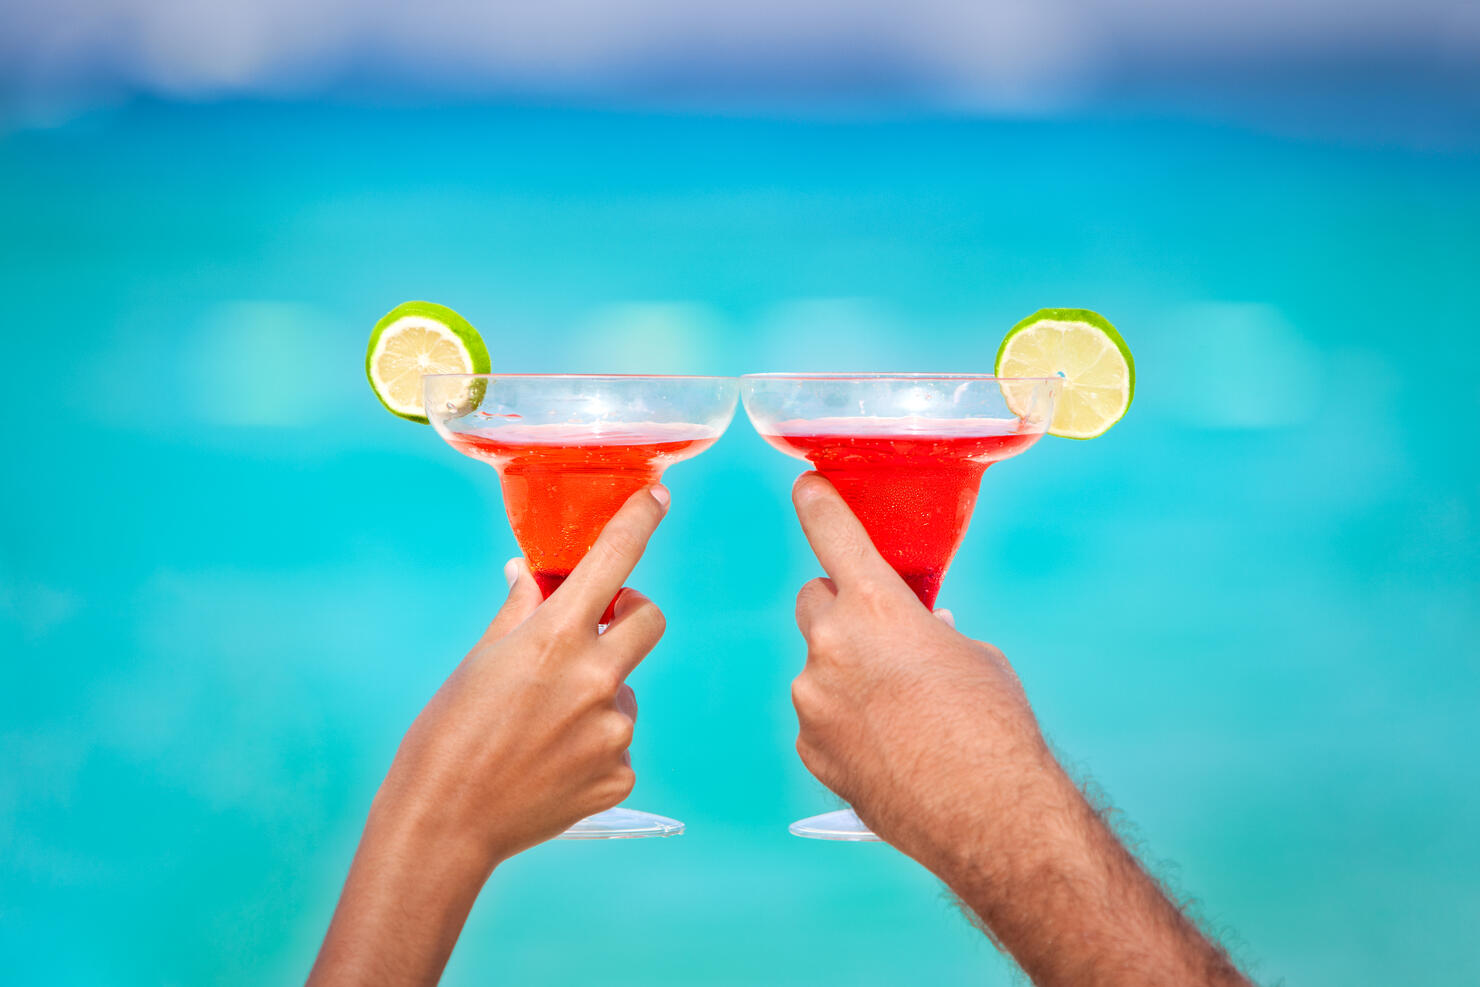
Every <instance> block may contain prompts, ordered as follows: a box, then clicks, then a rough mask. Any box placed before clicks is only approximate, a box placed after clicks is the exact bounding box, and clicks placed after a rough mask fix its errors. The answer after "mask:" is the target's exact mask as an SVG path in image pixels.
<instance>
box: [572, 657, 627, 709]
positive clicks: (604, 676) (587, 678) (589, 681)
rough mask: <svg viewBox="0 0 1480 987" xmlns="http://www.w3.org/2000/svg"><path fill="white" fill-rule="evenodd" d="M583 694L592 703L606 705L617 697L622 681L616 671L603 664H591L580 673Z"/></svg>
mask: <svg viewBox="0 0 1480 987" xmlns="http://www.w3.org/2000/svg"><path fill="white" fill-rule="evenodd" d="M579 682H580V691H581V694H582V695H583V696H584V697H585V698H587V699H589V700H591V701H592V702H600V703H604V702H607V701H608V700H610V699H613V698H615V697H616V694H617V689H619V688H620V687H621V685H622V680H621V678H620V677H618V675H617V673H616V671H615V670H613V669H611V668H609V667H607V666H606V665H603V664H598V663H596V662H591V663H590V664H588V665H586V666H585V667H584V668H583V669H582V670H581V673H580V679H579Z"/></svg>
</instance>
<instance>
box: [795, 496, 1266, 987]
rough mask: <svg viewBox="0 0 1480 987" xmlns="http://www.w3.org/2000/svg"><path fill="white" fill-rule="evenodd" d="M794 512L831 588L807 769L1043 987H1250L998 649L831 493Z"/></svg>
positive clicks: (815, 606) (823, 609)
mask: <svg viewBox="0 0 1480 987" xmlns="http://www.w3.org/2000/svg"><path fill="white" fill-rule="evenodd" d="M793 499H794V501H795V504H796V509H797V516H798V517H799V518H800V519H801V522H802V528H803V530H804V531H805V532H806V535H807V540H808V541H809V542H810V543H811V545H812V549H813V551H815V552H816V553H817V558H818V561H820V562H821V563H822V567H823V569H824V570H826V571H827V574H828V576H829V577H830V578H827V579H814V580H812V581H811V582H809V583H807V584H806V585H805V586H803V587H802V590H801V592H800V593H799V594H798V596H797V626H798V627H799V628H800V629H801V631H802V635H803V637H805V638H806V641H807V665H806V668H805V669H804V670H803V671H802V673H801V674H800V675H798V676H797V678H796V680H795V682H793V684H792V698H793V701H794V702H795V704H796V709H797V717H798V720H799V721H800V724H801V729H800V732H799V734H798V736H797V751H798V753H799V754H800V755H801V758H802V761H803V763H804V764H806V766H807V768H808V769H809V770H810V771H811V772H812V773H813V774H815V775H816V776H817V778H818V779H819V780H820V781H822V783H823V784H825V785H827V786H828V787H829V788H831V789H832V790H833V791H835V792H837V793H838V794H839V795H841V796H842V797H843V798H845V799H847V800H848V801H849V803H851V804H852V806H853V808H854V810H855V811H856V812H857V813H858V815H859V817H860V818H861V819H863V821H864V822H866V823H868V825H869V827H870V828H872V829H873V831H874V832H875V833H876V834H877V835H878V836H880V837H881V838H882V839H884V840H886V841H888V842H889V843H891V844H893V845H894V846H896V847H897V848H899V849H900V850H902V851H903V852H905V853H907V854H909V855H910V856H911V857H914V858H915V859H916V860H918V861H919V862H920V863H922V864H923V865H925V866H926V867H928V868H929V869H930V870H931V871H933V872H934V873H935V874H936V875H937V876H938V877H940V878H941V879H942V880H943V881H945V882H946V884H948V885H949V886H950V887H951V889H952V890H954V891H955V892H956V893H957V894H958V895H959V896H960V897H961V898H962V899H963V900H964V901H965V902H966V904H967V905H969V906H970V907H971V909H972V910H973V911H975V912H976V914H977V915H978V916H979V917H980V918H981V919H982V921H983V922H984V923H986V925H987V926H988V928H989V929H990V930H991V933H992V935H993V936H994V937H995V938H996V939H997V940H998V941H999V942H1000V943H1001V944H1002V945H1003V946H1004V947H1005V948H1006V949H1007V950H1008V951H1010V952H1011V953H1012V954H1013V956H1014V958H1015V959H1017V961H1018V962H1019V963H1020V964H1021V965H1022V967H1023V969H1024V970H1025V971H1026V972H1027V974H1028V975H1029V976H1030V977H1032V978H1033V980H1034V982H1035V983H1038V984H1054V985H1057V984H1066V985H1067V984H1140V985H1152V984H1168V985H1170V984H1179V985H1186V984H1246V983H1247V981H1245V980H1244V979H1243V977H1242V976H1240V975H1239V973H1238V971H1237V970H1236V969H1235V968H1234V967H1233V965H1232V964H1231V963H1230V962H1229V961H1228V959H1227V957H1226V956H1225V955H1224V954H1223V952H1222V951H1221V950H1220V949H1218V948H1217V947H1216V946H1215V945H1213V944H1212V943H1210V942H1208V941H1207V940H1206V939H1204V938H1203V936H1202V935H1201V934H1200V933H1199V932H1198V930H1197V929H1196V927H1195V926H1193V924H1192V923H1191V922H1190V921H1188V920H1187V918H1186V917H1184V916H1183V915H1182V913H1181V912H1180V911H1179V910H1178V909H1177V908H1176V907H1175V906H1174V905H1172V903H1171V902H1170V901H1168V900H1167V898H1166V896H1165V895H1164V894H1163V893H1162V891H1161V889H1160V888H1159V887H1158V886H1157V885H1156V883H1155V882H1154V881H1152V880H1151V879H1150V878H1149V877H1148V876H1147V875H1146V874H1145V872H1144V871H1142V870H1141V868H1140V866H1139V864H1137V862H1136V860H1135V858H1134V857H1132V856H1131V855H1130V854H1129V853H1128V852H1127V851H1126V850H1125V849H1124V847H1122V846H1121V844H1120V842H1119V841H1118V840H1117V839H1116V838H1115V835H1114V834H1113V833H1112V832H1111V831H1110V829H1109V828H1108V827H1107V826H1106V825H1105V824H1104V822H1103V821H1102V820H1101V819H1100V817H1099V815H1098V814H1097V813H1096V812H1095V811H1094V810H1093V809H1092V808H1091V807H1090V805H1089V804H1088V803H1087V802H1086V801H1085V799H1084V797H1083V796H1082V795H1081V794H1080V792H1079V790H1078V788H1077V787H1076V786H1075V785H1074V784H1073V782H1072V781H1071V780H1070V779H1069V777H1068V776H1067V775H1066V774H1065V773H1064V771H1063V770H1062V769H1061V768H1060V767H1059V765H1058V763H1057V761H1055V759H1054V757H1053V755H1052V753H1051V752H1050V750H1049V748H1048V745H1047V744H1046V743H1045V742H1044V739H1043V736H1042V734H1041V733H1040V731H1039V729H1038V724H1037V721H1036V720H1035V718H1034V716H1033V711H1032V709H1031V707H1029V705H1028V700H1027V697H1026V696H1025V695H1024V693H1023V689H1022V685H1021V684H1020V683H1019V682H1018V678H1017V675H1016V674H1015V673H1014V672H1013V670H1012V667H1011V666H1010V665H1009V664H1008V663H1007V659H1006V658H1005V657H1003V655H1002V653H1001V652H1000V651H998V650H997V649H996V648H994V647H992V646H991V645H989V644H983V643H981V642H979V641H972V640H969V639H968V638H966V637H964V636H962V635H961V634H959V633H957V632H956V630H955V626H954V624H955V621H954V618H953V617H952V616H951V615H950V613H949V612H947V611H943V610H938V611H936V612H935V613H934V614H932V613H930V612H929V611H927V610H926V609H925V608H924V607H923V606H921V605H920V601H919V599H918V598H917V597H916V596H915V594H914V593H913V592H912V591H911V590H910V588H909V587H908V586H907V585H905V583H904V581H903V580H902V579H900V578H899V576H898V575H897V574H896V573H895V572H894V570H893V569H892V568H890V566H889V564H888V563H887V562H885V561H884V560H883V558H882V557H881V556H880V555H879V553H878V551H876V550H875V548H874V546H873V543H872V542H871V541H870V540H869V537H868V533H867V532H866V531H865V530H864V528H863V526H862V525H861V524H860V523H859V522H858V519H857V518H856V517H854V515H853V513H852V512H851V511H850V510H849V509H848V506H847V505H846V504H845V503H844V502H843V500H842V498H841V497H839V496H838V493H837V491H836V490H834V489H833V487H832V484H830V483H828V482H827V481H826V480H825V479H823V478H821V477H819V476H817V475H815V474H811V473H809V474H804V475H803V476H802V477H801V478H800V479H799V480H798V481H797V484H796V487H795V488H794V490H793Z"/></svg>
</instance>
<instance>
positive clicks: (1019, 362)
mask: <svg viewBox="0 0 1480 987" xmlns="http://www.w3.org/2000/svg"><path fill="white" fill-rule="evenodd" d="M996 373H997V376H998V377H1062V378H1063V379H1064V386H1063V389H1062V390H1061V391H1060V392H1059V399H1058V402H1057V404H1056V405H1055V406H1054V412H1053V421H1052V422H1050V423H1049V426H1048V434H1049V435H1058V436H1061V437H1063V438H1066V439H1093V438H1095V437H1096V436H1099V435H1104V434H1105V432H1106V431H1108V430H1109V428H1110V426H1111V425H1114V424H1115V423H1116V422H1118V421H1120V420H1121V419H1122V418H1124V417H1125V413H1126V411H1127V410H1128V409H1129V408H1130V406H1131V398H1132V397H1134V396H1135V393H1136V361H1135V360H1133V359H1131V351H1130V347H1128V346H1126V345H1125V340H1124V339H1122V338H1121V337H1120V333H1118V332H1116V331H1115V327H1114V326H1112V325H1111V324H1110V321H1109V320H1108V319H1106V318H1105V317H1104V316H1103V315H1100V314H1099V313H1098V312H1091V311H1090V310H1089V309H1086V308H1045V309H1039V310H1038V311H1037V312H1034V313H1033V314H1032V315H1030V316H1028V317H1027V318H1026V319H1024V320H1023V321H1021V322H1019V323H1018V324H1017V325H1015V326H1013V327H1012V328H1011V329H1010V330H1008V333H1007V336H1006V337H1005V338H1004V339H1003V340H1002V346H1001V347H999V348H998V350H997V368H996ZM1019 390H1020V389H1015V388H1013V387H1012V386H1011V385H1009V384H1006V383H1004V384H1003V385H1002V393H1003V396H1004V397H1005V398H1006V399H1007V404H1008V407H1010V408H1011V409H1012V410H1013V412H1014V413H1015V414H1018V415H1023V414H1026V413H1027V408H1028V404H1029V398H1028V395H1027V394H1026V393H1018V391H1019Z"/></svg>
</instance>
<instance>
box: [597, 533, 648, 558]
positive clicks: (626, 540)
mask: <svg viewBox="0 0 1480 987" xmlns="http://www.w3.org/2000/svg"><path fill="white" fill-rule="evenodd" d="M602 541H603V543H604V544H605V546H606V549H605V553H604V559H603V561H606V562H608V563H620V562H624V561H626V560H627V559H630V558H632V557H633V556H635V555H640V554H641V553H642V546H643V540H642V539H641V538H640V537H638V535H637V534H636V533H635V532H633V531H632V530H631V529H629V528H627V527H625V526H622V525H617V526H614V527H610V528H608V529H607V530H606V531H605V532H604V533H603V535H602Z"/></svg>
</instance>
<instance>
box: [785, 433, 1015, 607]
mask: <svg viewBox="0 0 1480 987" xmlns="http://www.w3.org/2000/svg"><path fill="white" fill-rule="evenodd" d="M886 424H887V422H881V423H878V424H872V425H871V423H870V422H869V421H868V420H867V419H838V420H835V421H833V422H828V421H826V420H820V421H798V422H783V423H782V424H781V425H779V426H777V429H778V431H777V433H776V434H767V435H765V439H766V441H768V442H770V443H771V444H772V445H773V446H775V447H776V448H778V449H780V450H781V451H782V452H785V453H787V454H789V455H792V456H797V457H799V458H802V459H806V460H808V461H809V462H811V464H812V465H813V466H814V467H815V468H816V469H817V472H819V473H821V474H822V475H823V476H825V477H827V478H828V479H829V480H830V481H832V484H833V486H835V487H837V489H838V493H839V494H841V495H842V497H843V500H845V501H847V503H848V506H849V507H851V508H852V509H853V513H854V514H856V515H858V520H859V521H861V522H862V523H863V527H864V529H865V530H867V531H868V534H869V537H870V538H871V539H873V543H874V547H875V548H877V549H878V550H879V554H880V555H882V556H884V558H885V559H886V560H887V561H888V562H889V564H890V565H891V566H893V567H894V570H895V571H896V572H898V573H899V575H900V577H901V578H903V579H904V581H905V582H906V583H908V584H909V587H910V589H912V590H914V591H915V595H916V596H918V597H919V598H920V602H921V603H923V604H925V605H926V606H927V607H934V606H935V598H936V595H937V594H938V593H939V592H940V583H941V579H942V578H943V577H944V576H945V572H946V567H947V566H949V565H950V564H951V559H952V557H954V556H955V554H956V549H957V548H959V547H960V546H961V539H962V537H963V536H964V535H965V534H966V526H967V524H969V523H970V522H971V511H972V508H974V507H975V506H976V495H977V491H978V489H979V488H980V486H981V479H982V474H983V473H984V472H986V469H987V467H988V466H990V465H991V464H992V463H995V462H998V461H999V460H1003V459H1007V458H1008V457H1009V456H1016V455H1017V454H1018V453H1020V452H1022V451H1023V450H1025V449H1027V448H1028V447H1029V446H1030V445H1032V444H1033V443H1034V442H1036V441H1038V438H1039V436H1040V435H1041V434H1042V433H1040V432H1018V431H1015V430H1013V429H1014V425H1015V423H1013V422H993V421H990V420H981V422H980V423H965V422H942V423H940V434H930V433H929V432H928V431H927V432H918V431H915V430H914V429H913V428H912V430H911V431H909V432H908V433H905V432H901V431H895V432H894V434H888V432H887V431H885V430H884V427H883V426H884V425H886ZM871 428H872V429H873V431H870V429H871ZM973 428H974V429H976V430H977V432H976V434H972V432H971V431H970V430H971V429H973ZM890 431H893V430H892V429H891V430H890Z"/></svg>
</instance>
